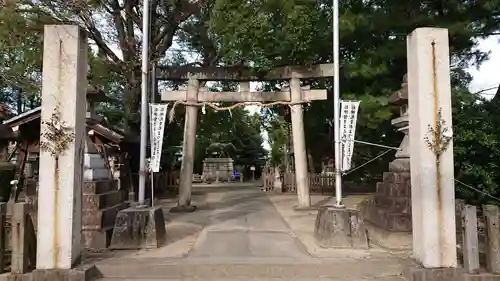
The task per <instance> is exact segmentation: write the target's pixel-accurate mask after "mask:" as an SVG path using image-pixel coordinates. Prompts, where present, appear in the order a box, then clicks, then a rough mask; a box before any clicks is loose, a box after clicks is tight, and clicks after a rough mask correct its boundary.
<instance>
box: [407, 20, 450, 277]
mask: <svg viewBox="0 0 500 281" xmlns="http://www.w3.org/2000/svg"><path fill="white" fill-rule="evenodd" d="M407 40H408V42H407V48H408V49H407V52H408V91H409V92H408V99H409V118H410V120H409V121H410V155H411V157H410V161H411V163H410V171H411V189H412V190H411V198H412V222H413V247H414V255H415V258H416V259H417V261H419V262H420V263H421V264H422V265H423V266H424V267H426V268H447V267H456V266H457V251H456V232H455V231H456V228H455V185H454V174H453V141H452V134H451V132H452V131H451V130H452V123H451V122H452V121H451V86H450V56H449V46H448V31H447V29H439V28H418V29H416V30H415V31H413V32H412V33H411V34H410V35H408V38H407ZM438 127H440V128H441V130H439V131H437V132H436V130H437V128H438Z"/></svg>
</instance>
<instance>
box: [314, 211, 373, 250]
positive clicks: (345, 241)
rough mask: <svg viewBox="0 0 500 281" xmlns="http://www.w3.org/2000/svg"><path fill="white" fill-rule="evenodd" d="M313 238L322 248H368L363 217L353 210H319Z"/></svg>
mask: <svg viewBox="0 0 500 281" xmlns="http://www.w3.org/2000/svg"><path fill="white" fill-rule="evenodd" d="M314 238H315V240H316V244H317V245H318V246H320V247H322V248H356V249H368V248H369V245H368V237H367V236H366V230H365V226H364V223H363V217H362V215H361V213H360V211H359V210H355V209H339V208H335V207H329V206H328V207H322V208H320V209H319V211H318V215H317V217H316V225H315V228H314Z"/></svg>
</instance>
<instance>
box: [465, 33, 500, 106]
mask: <svg viewBox="0 0 500 281" xmlns="http://www.w3.org/2000/svg"><path fill="white" fill-rule="evenodd" d="M479 49H480V50H482V51H484V52H491V54H490V59H489V60H488V61H486V62H484V63H483V64H482V65H481V67H480V68H479V69H476V68H471V69H469V72H470V73H471V74H472V76H473V77H474V80H473V81H472V83H471V85H470V90H471V91H472V92H478V91H481V90H483V89H487V88H492V87H495V89H492V90H489V91H487V92H485V95H487V96H492V95H493V94H495V92H496V87H498V85H499V84H500V75H498V71H499V67H500V36H491V37H489V38H488V39H486V40H482V41H480V45H479Z"/></svg>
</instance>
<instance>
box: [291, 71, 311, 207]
mask: <svg viewBox="0 0 500 281" xmlns="http://www.w3.org/2000/svg"><path fill="white" fill-rule="evenodd" d="M290 92H291V100H292V102H298V101H301V100H302V89H301V87H300V80H299V79H298V78H292V79H290ZM291 119H292V137H293V152H294V156H295V157H294V159H295V181H296V183H297V196H298V200H299V206H298V207H309V206H311V197H310V196H309V179H308V174H307V156H306V142H305V134H304V120H303V112H302V105H301V104H296V105H292V110H291Z"/></svg>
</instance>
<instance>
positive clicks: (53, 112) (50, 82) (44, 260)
mask: <svg viewBox="0 0 500 281" xmlns="http://www.w3.org/2000/svg"><path fill="white" fill-rule="evenodd" d="M87 48H88V46H87V41H86V36H85V34H84V33H83V32H82V30H81V29H80V28H79V27H78V26H70V25H49V26H45V30H44V49H43V62H44V63H43V84H42V113H41V119H42V125H41V149H40V180H39V184H40V187H39V192H38V196H39V198H38V204H39V208H38V210H39V215H38V225H39V226H40V227H39V228H38V233H37V235H38V236H37V239H38V241H40V242H41V243H38V245H37V265H36V267H37V269H39V270H54V269H59V270H65V269H71V268H72V267H73V265H74V264H75V263H76V262H77V261H78V260H79V258H80V254H81V248H82V245H81V229H82V221H81V211H82V184H83V153H84V149H85V139H84V134H85V111H86V106H85V104H86V100H85V96H86V92H87ZM58 119H59V120H58ZM51 128H52V129H51ZM54 128H55V129H54ZM54 130H56V131H59V133H57V132H56V131H54ZM40 274H41V273H40ZM41 275H44V276H45V274H41ZM47 278H48V277H47Z"/></svg>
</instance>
